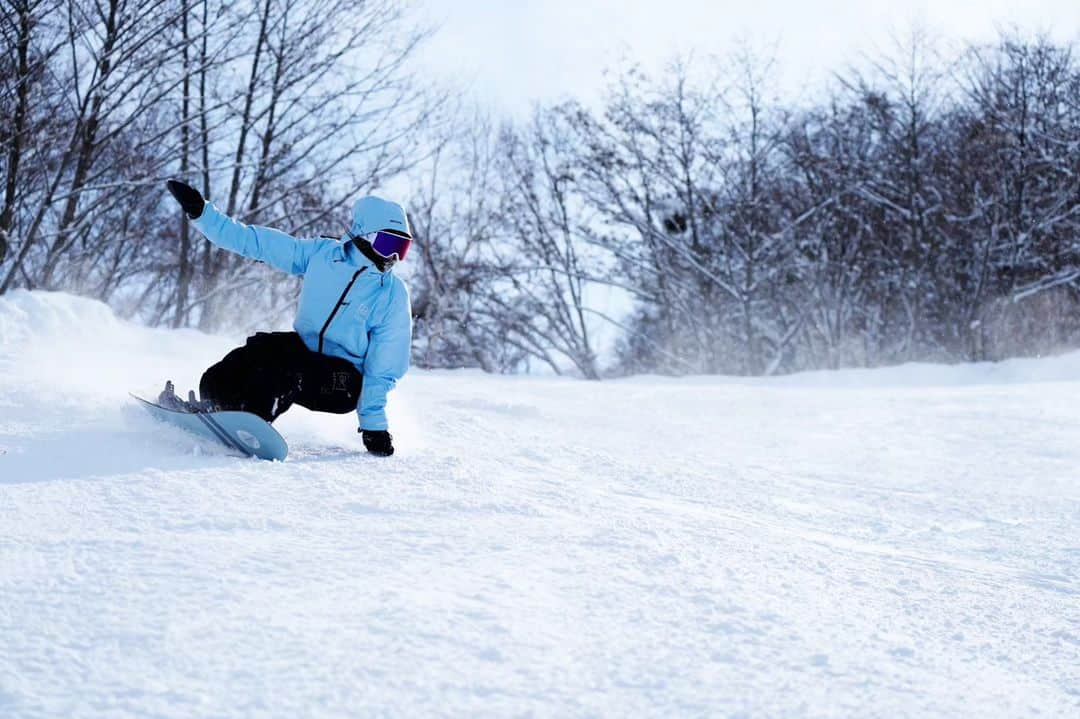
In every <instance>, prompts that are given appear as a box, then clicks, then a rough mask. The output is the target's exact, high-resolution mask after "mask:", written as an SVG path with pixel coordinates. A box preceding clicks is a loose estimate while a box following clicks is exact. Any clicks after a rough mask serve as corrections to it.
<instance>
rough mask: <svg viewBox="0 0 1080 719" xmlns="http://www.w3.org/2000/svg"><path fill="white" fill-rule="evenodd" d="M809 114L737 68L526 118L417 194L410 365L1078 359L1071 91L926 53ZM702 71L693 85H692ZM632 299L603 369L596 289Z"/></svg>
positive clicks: (1018, 59)
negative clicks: (415, 314) (1060, 354)
mask: <svg viewBox="0 0 1080 719" xmlns="http://www.w3.org/2000/svg"><path fill="white" fill-rule="evenodd" d="M895 57H897V58H900V59H899V60H891V59H889V58H887V57H883V58H879V59H877V60H871V61H868V62H867V65H866V68H865V71H864V72H863V73H861V74H856V73H853V74H850V75H847V76H842V77H839V78H837V79H836V80H835V82H834V83H833V85H832V88H833V89H832V90H831V91H829V92H827V93H826V94H824V95H823V96H820V97H817V98H816V99H815V98H811V99H810V102H806V101H804V102H802V103H801V104H800V105H795V104H792V103H785V102H783V101H781V100H777V99H775V98H774V96H773V95H772V94H771V93H770V84H769V67H768V63H764V62H762V61H761V60H759V59H758V58H756V57H754V56H752V55H751V54H746V53H744V54H742V55H740V56H737V57H736V58H734V59H732V60H731V61H730V62H719V61H714V62H712V63H710V64H709V66H708V67H703V66H704V65H705V63H697V64H695V65H693V66H687V65H675V66H673V67H672V68H671V69H670V71H669V72H668V73H666V74H664V75H663V76H661V77H655V78H649V77H645V76H644V75H643V74H641V73H639V72H636V71H634V70H630V71H628V72H626V73H625V74H624V75H623V77H622V79H621V80H620V81H618V82H617V83H616V84H615V86H614V87H613V88H612V90H611V92H610V94H609V96H608V98H607V100H606V103H605V104H604V105H603V107H602V108H600V109H599V110H596V111H591V110H588V109H585V108H584V107H582V106H580V105H578V104H575V103H569V104H565V105H562V106H559V107H553V108H548V109H542V110H540V111H538V112H537V113H536V114H535V116H534V118H533V121H532V122H531V123H530V124H527V125H525V126H520V127H506V128H503V129H502V130H501V132H499V133H497V136H496V137H495V139H494V140H492V141H490V142H474V143H472V144H470V145H467V146H465V148H466V150H467V152H466V153H465V154H466V157H467V158H468V162H466V163H461V162H460V161H459V162H458V163H456V164H457V165H459V166H461V165H464V166H465V167H467V168H469V171H468V172H467V173H465V174H463V175H461V176H460V178H458V181H457V182H456V183H450V184H451V185H453V186H456V187H459V188H461V191H460V192H458V193H455V194H451V195H450V196H449V197H433V200H434V201H435V202H434V204H433V209H432V210H431V212H430V213H429V215H430V217H431V218H432V219H430V222H431V223H432V224H431V225H430V226H429V227H426V228H425V229H426V230H427V233H426V236H427V237H428V238H429V239H430V243H429V246H428V247H427V248H426V251H427V252H429V253H431V256H430V257H429V258H428V260H429V262H428V265H427V267H428V268H429V271H428V273H427V274H426V275H425V282H424V283H423V284H422V285H421V286H420V287H418V288H417V298H418V299H419V301H418V302H417V303H416V304H417V307H418V309H419V311H420V313H421V319H422V324H421V327H422V328H423V329H424V334H423V335H422V339H423V340H425V341H426V342H427V347H428V349H429V353H428V354H426V355H424V359H425V361H427V362H429V363H431V364H445V363H447V362H448V361H449V362H450V363H451V364H453V363H461V364H479V365H481V366H484V367H487V368H490V369H506V368H511V367H516V366H518V365H519V364H520V363H522V362H526V361H527V358H534V359H540V360H543V361H546V362H549V363H550V364H552V365H558V366H563V365H564V364H566V363H570V364H572V365H573V366H574V367H575V368H576V369H577V370H578V372H580V373H581V374H584V375H585V376H590V377H592V376H598V375H602V374H605V373H608V372H614V373H630V372H664V373H687V372H694V373H715V372H724V373H738V374H762V373H772V372H787V371H794V370H802V369H811V368H833V367H839V366H866V365H877V364H883V363H895V362H902V361H910V360H932V361H955V360H983V359H997V358H1002V357H1007V356H1015V355H1034V354H1038V353H1044V352H1053V351H1060V350H1062V349H1064V348H1069V347H1078V346H1080V294H1078V290H1080V71H1078V67H1077V65H1076V63H1075V61H1074V58H1073V56H1072V52H1071V48H1069V47H1063V46H1058V45H1054V44H1052V43H1050V42H1047V41H1044V40H1033V41H1025V40H1021V39H1017V38H1012V37H1003V38H1002V39H1001V40H1000V42H998V43H996V44H994V45H993V46H988V47H969V48H967V49H966V50H965V51H964V52H962V53H960V54H959V55H958V56H956V57H951V58H945V57H942V56H940V55H938V54H937V53H935V52H934V50H933V47H932V45H931V44H930V43H929V42H928V41H927V40H926V38H925V37H924V36H922V35H920V34H919V33H913V34H912V35H911V36H910V37H909V38H907V40H905V41H904V43H902V44H901V46H900V47H898V49H897V52H896V53H895ZM703 70H704V71H703ZM596 281H599V282H602V283H608V284H610V285H613V286H615V287H618V288H621V292H623V293H625V296H627V297H629V298H632V300H633V305H634V311H633V313H632V315H631V316H630V317H629V318H625V317H609V318H607V319H608V320H609V321H611V322H617V323H618V325H619V327H620V332H621V341H620V343H619V349H618V357H617V363H616V364H615V366H614V367H612V366H600V365H599V364H598V362H597V357H596V348H595V343H594V342H593V341H592V339H591V337H590V334H589V331H588V330H589V328H590V327H594V326H595V319H596V315H597V313H598V312H600V311H601V310H602V306H600V305H598V304H597V303H595V302H592V301H590V297H591V296H595V294H596V293H592V295H590V292H589V291H588V290H587V287H588V286H589V285H590V284H591V283H593V282H596Z"/></svg>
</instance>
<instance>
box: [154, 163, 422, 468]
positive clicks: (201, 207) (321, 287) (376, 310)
mask: <svg viewBox="0 0 1080 719" xmlns="http://www.w3.org/2000/svg"><path fill="white" fill-rule="evenodd" d="M167 186H168V189H169V192H171V193H172V196H173V197H175V198H176V201H177V202H179V203H180V206H181V207H182V208H183V209H184V212H186V213H187V216H188V217H189V218H191V222H192V224H193V225H194V226H195V227H196V228H197V229H198V230H199V231H200V232H202V233H203V234H204V235H205V236H206V238H207V239H208V240H210V241H211V242H212V243H214V244H215V245H217V246H218V247H222V248H224V249H226V250H230V251H232V252H236V253H238V254H240V255H243V256H244V257H250V258H251V259H254V260H259V261H261V262H265V263H267V264H268V265H270V266H272V267H274V268H276V269H279V270H281V271H282V272H288V273H289V274H292V275H303V277H304V284H303V289H302V290H301V292H300V306H299V309H298V311H297V313H296V319H295V321H294V322H293V328H294V329H295V330H296V331H295V332H258V333H256V334H255V335H254V336H252V337H248V339H247V341H246V343H245V344H244V346H243V347H238V348H237V349H234V350H232V351H231V352H229V353H228V354H227V355H225V357H224V359H222V360H221V361H220V362H218V363H217V364H215V365H214V366H212V367H210V368H209V369H208V370H206V372H205V373H203V376H202V379H201V380H200V381H199V394H200V405H201V407H202V408H210V409H214V410H242V411H245V412H251V413H253V414H256V415H258V416H260V417H262V418H263V419H265V420H266V421H267V422H273V421H274V420H275V419H277V418H278V417H279V416H280V415H281V414H282V413H283V412H285V411H286V410H287V409H289V407H290V406H291V405H292V404H293V403H296V404H299V405H300V406H301V407H307V408H308V409H311V410H315V411H318V412H333V413H335V414H344V413H346V412H351V411H353V410H354V409H355V410H356V412H357V414H358V415H359V418H360V427H359V429H358V430H357V431H358V432H360V433H361V435H362V437H363V440H364V446H365V447H366V448H367V451H368V452H371V453H372V454H376V455H380V456H390V455H391V454H393V453H394V445H393V441H392V440H393V438H392V437H391V435H390V432H389V431H388V426H387V421H386V394H387V392H389V391H390V390H391V389H393V388H394V385H395V384H396V383H397V381H398V380H399V379H401V377H402V376H403V375H404V374H405V372H406V371H407V370H408V368H409V348H410V345H411V341H412V313H411V309H410V305H409V292H408V290H407V288H406V287H405V283H404V282H402V281H401V279H400V278H398V277H396V276H395V275H394V274H393V273H392V268H393V266H394V264H395V263H397V262H398V261H400V260H403V259H405V255H406V253H407V252H408V250H409V245H410V243H411V242H412V232H411V230H410V229H409V220H408V218H407V217H406V216H405V210H404V208H402V206H401V205H399V204H397V203H396V202H389V201H387V200H384V199H382V198H379V197H375V196H373V195H369V196H367V197H363V198H361V199H359V200H357V201H356V203H355V204H354V205H353V208H352V224H351V226H350V228H349V230H348V231H346V233H345V235H344V236H342V237H341V238H340V239H336V238H328V237H320V238H315V239H296V238H294V237H292V236H290V235H288V234H286V233H285V232H281V231H280V230H274V229H271V228H268V227H255V226H249V225H245V224H242V223H240V222H237V221H236V220H234V219H232V218H231V217H228V216H226V215H225V214H223V213H222V212H220V211H219V210H218V209H217V208H216V207H214V205H213V204H212V203H210V202H207V201H206V200H204V199H203V196H202V194H200V193H199V191H198V190H196V189H195V188H193V187H191V186H189V185H186V184H184V183H183V182H178V181H177V180H169V181H168V183H167ZM162 394H163V398H162V399H165V400H168V399H170V398H175V395H173V393H172V388H171V383H169V385H166V391H165V392H163V393H162ZM166 394H168V395H170V396H171V397H165V396H164V395H166ZM176 401H177V402H180V400H179V399H176Z"/></svg>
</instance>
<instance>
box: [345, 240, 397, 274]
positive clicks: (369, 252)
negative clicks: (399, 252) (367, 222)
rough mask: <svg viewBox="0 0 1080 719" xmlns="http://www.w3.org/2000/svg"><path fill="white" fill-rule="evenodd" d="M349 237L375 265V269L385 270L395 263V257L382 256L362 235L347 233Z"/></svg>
mask: <svg viewBox="0 0 1080 719" xmlns="http://www.w3.org/2000/svg"><path fill="white" fill-rule="evenodd" d="M349 237H351V238H352V241H353V244H354V245H356V246H357V247H358V248H360V252H361V253H362V254H363V255H364V257H366V258H368V259H369V260H371V264H373V265H375V269H377V270H378V271H379V272H386V271H387V270H388V269H390V268H391V267H393V266H394V265H395V264H397V257H383V256H382V255H380V254H379V253H378V252H376V251H375V248H374V247H372V246H371V243H370V242H368V241H367V240H365V239H364V238H363V237H356V236H355V235H353V234H352V233H349Z"/></svg>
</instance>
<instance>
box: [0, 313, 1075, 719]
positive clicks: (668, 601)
mask: <svg viewBox="0 0 1080 719" xmlns="http://www.w3.org/2000/svg"><path fill="white" fill-rule="evenodd" d="M240 339H241V338H237V337H232V338H222V337H211V336H207V335H203V334H200V333H197V332H191V331H179V332H177V331H168V330H150V329H146V328H143V327H138V326H135V325H131V324H129V323H126V322H123V321H120V320H118V319H117V318H116V317H114V316H113V315H112V314H111V313H110V312H109V311H108V309H107V308H105V307H104V306H103V305H100V304H98V303H94V302H89V301H86V300H82V299H77V298H73V297H69V296H65V295H58V294H48V293H37V292H34V293H28V292H16V293H12V294H9V295H6V296H4V297H0V716H5V717H6V716H12V717H20V718H22V717H96V716H103V715H107V716H119V717H126V716H150V715H152V716H163V717H173V716H175V717H189V716H230V717H231V716H245V717H247V716H312V715H315V716H357V715H380V716H383V715H389V716H417V715H422V716H476V715H480V716H506V715H540V716H685V715H692V716H705V715H708V716H736V715H746V716H839V717H846V716H890V717H892V716H943V717H944V716H958V715H967V716H1028V715H1035V714H1041V715H1044V716H1075V715H1076V714H1077V712H1078V711H1080V694H1078V693H1077V687H1078V686H1080V675H1078V671H1077V667H1080V620H1078V615H1077V611H1076V607H1077V602H1078V600H1080V479H1078V477H1080V473H1078V471H1077V467H1080V429H1078V428H1080V417H1078V415H1080V410H1078V409H1077V408H1078V407H1080V383H1078V382H1077V381H1076V377H1077V374H1076V368H1077V364H1078V359H1077V356H1076V355H1067V356H1063V357H1059V358H1052V359H1047V360H1029V361H1014V362H1007V363H1000V364H997V365H979V366H973V367H963V366H957V367H936V366H907V367H900V368H889V369H882V370H868V371H843V372H831V373H813V374H806V375H797V376H792V377H784V378H774V379H765V380H739V379H732V378H689V379H684V380H669V379H660V378H643V377H642V378H633V379H629V380H622V381H617V382H601V383H593V382H582V381H573V380H566V379H558V378H536V377H489V376H484V375H481V374H478V373H473V372H415V373H412V374H410V375H409V376H408V377H407V378H406V379H405V380H404V381H403V382H402V383H401V385H400V387H399V389H397V390H396V391H395V392H394V393H393V394H392V395H391V416H390V419H391V427H392V429H393V431H394V433H395V437H396V438H397V440H398V444H399V453H398V454H397V455H395V457H394V458H392V459H390V460H379V459H376V458H372V457H369V456H367V455H366V454H364V453H363V452H362V451H360V450H361V448H360V445H359V442H358V441H357V438H356V435H355V418H354V417H353V416H351V415H344V416H331V415H314V414H312V413H308V412H305V411H303V410H293V411H290V412H289V413H288V414H287V415H286V416H285V417H283V418H282V419H281V420H280V421H279V423H278V424H279V428H280V429H281V431H282V433H283V434H284V435H285V437H286V438H287V439H288V441H289V443H290V446H291V448H292V454H291V456H290V459H289V461H287V462H285V463H264V462H258V461H255V460H245V459H239V458H235V457H230V456H228V455H226V454H222V453H221V452H220V451H219V450H217V449H216V448H213V447H207V446H205V445H202V444H200V443H198V442H197V441H195V440H193V439H191V438H188V437H186V436H183V435H177V433H175V432H172V431H170V430H167V429H165V428H162V427H160V426H158V425H156V424H154V423H153V422H152V420H150V418H149V417H148V416H145V415H144V413H142V412H141V411H138V410H137V408H134V407H131V406H130V405H129V404H128V403H127V402H126V393H127V392H128V391H129V390H135V391H137V392H140V393H144V394H150V393H152V392H156V391H157V389H158V388H159V386H160V384H161V381H162V380H163V379H165V378H172V379H174V380H175V381H176V382H177V385H178V387H187V386H193V385H194V384H195V383H196V382H197V379H198V376H199V373H200V372H201V370H202V369H203V368H204V367H205V366H206V365H208V364H209V363H211V362H213V361H215V360H216V359H217V358H218V357H220V356H221V355H222V354H224V352H225V351H227V350H228V349H229V348H230V347H231V346H233V345H234V344H236V343H237V342H239V341H240ZM843 388H853V389H858V391H839V390H843Z"/></svg>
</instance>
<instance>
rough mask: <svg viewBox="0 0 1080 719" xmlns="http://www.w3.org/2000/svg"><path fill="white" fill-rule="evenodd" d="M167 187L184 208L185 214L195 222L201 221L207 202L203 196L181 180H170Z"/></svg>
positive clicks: (166, 184)
mask: <svg viewBox="0 0 1080 719" xmlns="http://www.w3.org/2000/svg"><path fill="white" fill-rule="evenodd" d="M165 186H166V187H168V188H169V192H171V193H172V196H173V197H175V198H176V201H177V202H179V203H180V206H181V207H183V208H184V212H186V213H187V216H188V217H190V218H191V219H193V220H197V219H199V217H201V216H202V211H203V207H205V206H206V200H204V199H203V196H202V195H201V194H200V193H199V191H198V190H196V189H195V188H194V187H192V186H191V185H186V184H184V183H183V182H180V181H179V180H169V181H168V182H166V183H165Z"/></svg>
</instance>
